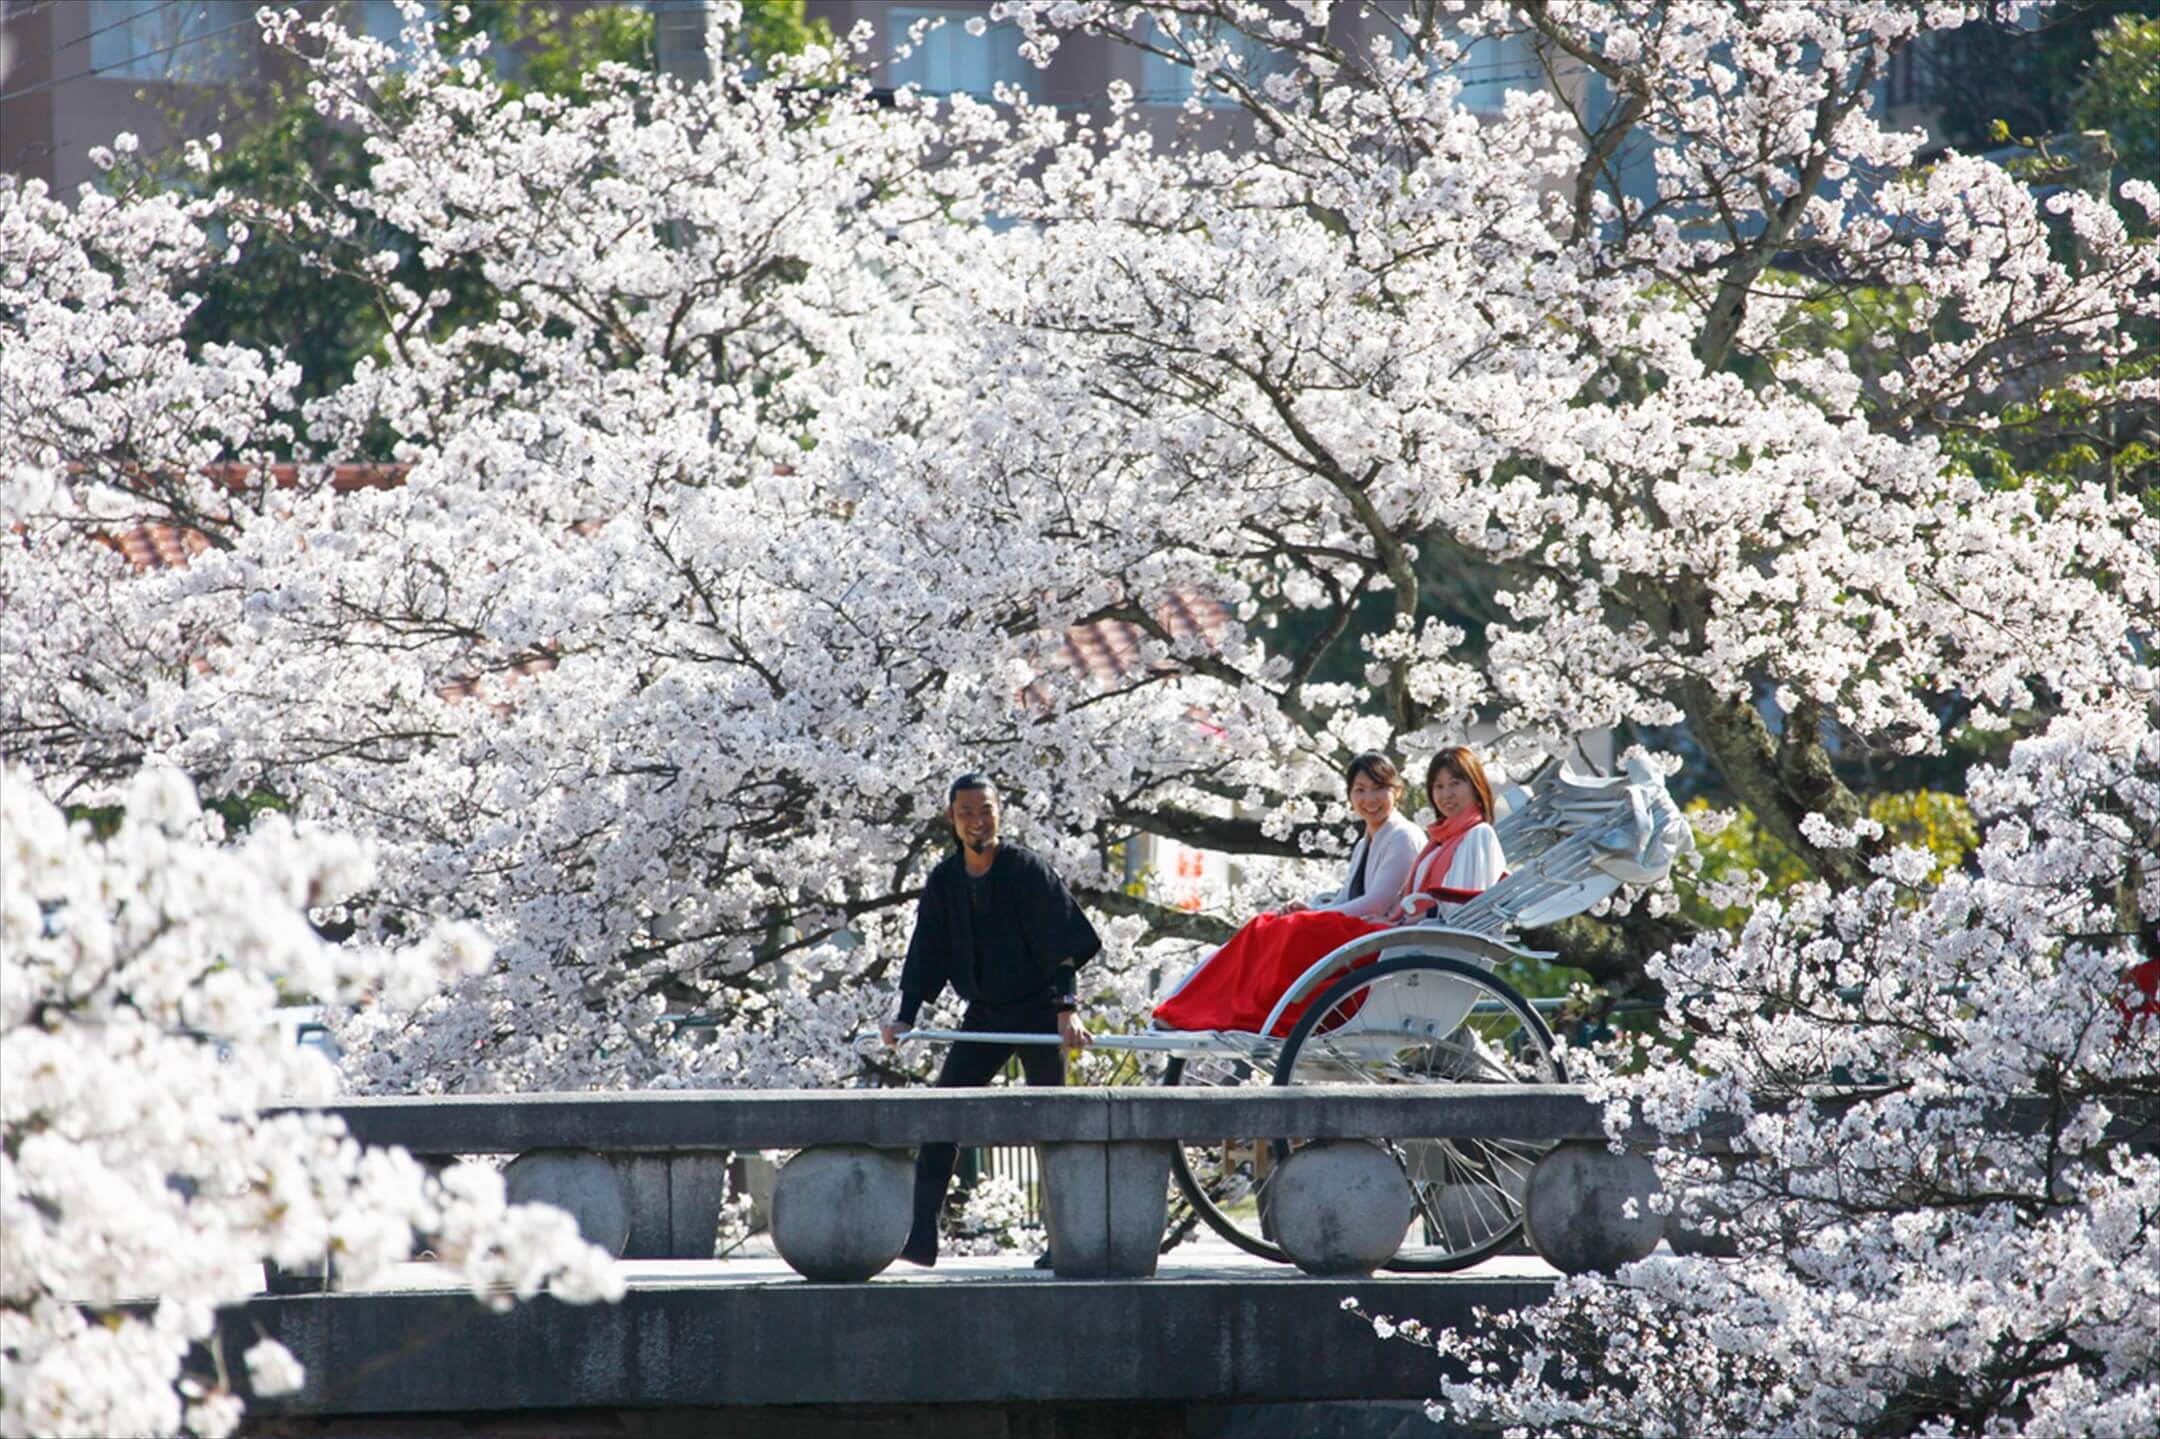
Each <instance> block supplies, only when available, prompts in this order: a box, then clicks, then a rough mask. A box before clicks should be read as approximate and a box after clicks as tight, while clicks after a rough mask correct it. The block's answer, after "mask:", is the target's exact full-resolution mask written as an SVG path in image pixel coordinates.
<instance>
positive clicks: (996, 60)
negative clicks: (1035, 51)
mask: <svg viewBox="0 0 2160 1439" xmlns="http://www.w3.org/2000/svg"><path fill="white" fill-rule="evenodd" d="M886 16H887V18H886V21H885V35H886V39H887V40H888V42H889V43H890V44H891V45H892V46H893V47H895V48H896V49H897V48H898V47H899V46H902V45H906V44H907V43H909V42H908V32H909V30H910V29H912V28H913V27H914V26H915V25H916V24H917V23H918V22H921V21H936V20H940V19H942V20H943V21H944V22H945V23H944V24H943V25H940V26H938V28H936V29H935V30H931V31H929V32H928V33H927V34H925V35H924V36H923V38H922V43H920V44H918V45H916V46H915V48H914V53H912V54H910V55H909V56H908V57H907V58H906V59H904V60H895V61H893V63H892V71H891V78H892V86H893V88H894V89H896V90H897V89H899V88H900V87H901V86H902V85H913V86H915V87H916V88H917V89H919V90H921V91H922V92H923V93H924V94H925V95H961V94H965V95H974V96H976V97H978V98H980V99H984V100H987V99H989V98H990V95H991V92H992V91H993V90H994V89H995V88H996V87H997V86H999V85H1011V86H1014V87H1016V88H1018V89H1020V90H1023V91H1025V92H1027V93H1028V94H1033V93H1034V90H1035V67H1034V66H1033V65H1030V64H1029V63H1028V62H1027V61H1025V60H1023V59H1021V58H1020V29H1019V27H1018V26H1016V25H1014V24H1012V23H1011V22H1010V21H1008V22H1006V23H1004V24H1002V25H992V26H989V27H988V29H986V30H985V31H984V33H983V34H981V35H970V34H969V33H968V31H967V22H968V21H969V20H980V19H983V18H984V16H983V11H982V7H980V6H969V5H895V6H893V7H892V8H891V9H890V10H888V11H887V12H886Z"/></svg>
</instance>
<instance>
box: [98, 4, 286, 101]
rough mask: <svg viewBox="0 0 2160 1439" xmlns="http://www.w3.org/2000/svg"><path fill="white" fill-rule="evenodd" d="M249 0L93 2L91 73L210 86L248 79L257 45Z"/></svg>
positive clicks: (253, 18) (252, 12)
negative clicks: (237, 79)
mask: <svg viewBox="0 0 2160 1439" xmlns="http://www.w3.org/2000/svg"><path fill="white" fill-rule="evenodd" d="M256 37H257V32H256V29H255V7H254V6H253V5H252V4H249V3H248V0H90V29H89V40H90V69H91V70H92V72H94V73H96V74H99V75H106V76H112V77H116V78H120V79H128V80H169V81H174V82H177V83H180V84H196V85H200V84H206V83H208V82H210V81H214V80H231V79H235V78H238V77H239V76H241V75H244V74H246V73H247V72H248V71H249V69H250V68H252V67H251V66H250V64H249V57H250V54H251V52H252V51H253V50H254V48H255V46H256V44H257V43H258V41H257V38H256Z"/></svg>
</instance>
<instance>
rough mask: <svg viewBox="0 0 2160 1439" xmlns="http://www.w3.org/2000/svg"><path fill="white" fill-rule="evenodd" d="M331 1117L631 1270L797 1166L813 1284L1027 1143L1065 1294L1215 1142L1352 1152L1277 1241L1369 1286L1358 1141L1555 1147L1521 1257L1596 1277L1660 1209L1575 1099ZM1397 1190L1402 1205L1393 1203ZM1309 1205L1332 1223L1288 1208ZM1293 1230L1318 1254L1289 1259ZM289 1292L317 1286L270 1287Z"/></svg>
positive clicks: (1284, 1217) (1371, 1257)
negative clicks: (949, 1157)
mask: <svg viewBox="0 0 2160 1439" xmlns="http://www.w3.org/2000/svg"><path fill="white" fill-rule="evenodd" d="M333 1112H334V1113H336V1114H338V1115H340V1116H342V1117H343V1119H344V1120H345V1123H346V1125H347V1126H348V1128H349V1129H350V1130H351V1132H352V1134H353V1136H354V1137H355V1138H357V1139H359V1140H361V1141H362V1142H365V1143H369V1144H394V1145H399V1146H402V1147H404V1148H405V1149H408V1150H410V1151H412V1152H413V1153H415V1154H419V1155H424V1156H448V1155H459V1154H512V1155H516V1156H518V1157H517V1158H516V1159H515V1160H514V1161H513V1162H512V1164H511V1166H510V1169H509V1171H508V1172H507V1176H506V1177H507V1179H508V1181H509V1186H510V1191H511V1197H512V1198H513V1199H516V1200H540V1201H545V1202H548V1203H553V1204H557V1205H560V1206H561V1207H563V1208H565V1209H568V1210H570V1211H571V1212H572V1213H573V1214H575V1215H577V1217H578V1220H579V1223H580V1225H581V1226H582V1228H583V1229H584V1232H585V1233H586V1235H587V1237H588V1238H590V1239H592V1240H594V1241H595V1242H596V1243H600V1244H603V1245H606V1246H608V1247H609V1248H612V1249H613V1250H614V1251H615V1252H616V1253H618V1254H620V1255H623V1256H625V1257H629V1258H682V1259H703V1258H710V1257H711V1256H712V1254H713V1249H714V1243H715V1239H716V1227H717V1220H718V1215H719V1211H720V1207H721V1202H722V1199H723V1197H724V1192H725V1174H726V1166H727V1162H728V1160H729V1158H730V1157H731V1156H732V1155H734V1154H736V1153H739V1152H743V1151H755V1150H764V1149H788V1150H795V1151H798V1152H797V1153H796V1155H795V1157H794V1158H793V1159H792V1160H790V1161H789V1162H788V1163H787V1165H786V1166H784V1167H783V1168H782V1169H781V1171H780V1173H779V1177H778V1179H777V1181H776V1183H775V1187H774V1193H773V1195H772V1200H771V1220H772V1232H773V1240H774V1243H775V1246H776V1247H777V1248H778V1249H779V1251H780V1254H781V1256H782V1257H783V1258H784V1259H786V1260H787V1261H788V1262H789V1263H790V1264H792V1265H793V1266H794V1267H795V1268H796V1269H797V1270H798V1271H800V1272H801V1273H803V1274H804V1275H806V1276H808V1277H810V1278H813V1279H821V1280H849V1279H865V1278H868V1277H869V1276H870V1275H872V1274H875V1273H877V1272H878V1271H879V1270H882V1269H883V1268H884V1267H885V1266H886V1265H887V1264H889V1263H890V1262H891V1261H892V1260H893V1258H894V1257H895V1255H896V1254H897V1253H898V1251H899V1249H900V1246H901V1245H902V1244H903V1243H904V1242H905V1241H906V1238H907V1230H908V1225H909V1219H910V1198H911V1186H910V1159H911V1151H912V1149H913V1147H914V1146H916V1145H918V1144H921V1143H923V1142H926V1141H932V1140H950V1141H954V1142H958V1143H962V1144H1032V1145H1035V1146H1036V1147H1037V1149H1038V1152H1039V1154H1040V1157H1041V1172H1042V1178H1043V1185H1044V1189H1045V1209H1046V1216H1045V1217H1046V1222H1047V1225H1048V1228H1049V1231H1050V1241H1051V1245H1050V1247H1051V1252H1052V1254H1053V1256H1054V1261H1055V1265H1056V1269H1057V1272H1058V1273H1059V1274H1060V1275H1061V1276H1066V1277H1144V1276H1147V1275H1150V1274H1153V1273H1154V1270H1155V1261H1156V1256H1157V1254H1158V1252H1159V1250H1160V1247H1161V1238H1162V1232H1163V1227H1164V1223H1165V1218H1166V1198H1167V1195H1168V1191H1169V1166H1170V1157H1171V1152H1172V1150H1173V1148H1174V1147H1175V1146H1176V1145H1177V1144H1178V1143H1179V1142H1180V1141H1211V1140H1217V1139H1220V1137H1221V1136H1224V1135H1258V1136H1278V1137H1283V1138H1291V1139H1298V1140H1315V1141H1344V1143H1334V1144H1330V1143H1318V1144H1314V1145H1312V1146H1309V1147H1306V1148H1301V1149H1300V1150H1299V1151H1298V1152H1297V1153H1296V1154H1294V1155H1293V1156H1292V1158H1291V1160H1290V1161H1289V1163H1291V1164H1296V1165H1301V1166H1303V1167H1304V1168H1305V1169H1307V1170H1309V1171H1311V1176H1310V1177H1312V1178H1314V1179H1318V1180H1319V1181H1320V1182H1319V1183H1318V1184H1309V1183H1304V1184H1295V1185H1293V1184H1290V1183H1288V1182H1287V1176H1288V1174H1289V1169H1288V1166H1287V1165H1286V1167H1285V1168H1284V1170H1282V1171H1280V1172H1279V1176H1278V1183H1277V1185H1276V1198H1275V1199H1274V1201H1273V1203H1274V1204H1275V1206H1276V1208H1275V1211H1274V1215H1273V1217H1274V1220H1275V1222H1276V1225H1277V1227H1278V1228H1279V1229H1280V1230H1281V1231H1282V1242H1283V1243H1284V1245H1285V1247H1286V1248H1288V1249H1290V1251H1291V1252H1292V1254H1293V1256H1294V1257H1296V1258H1297V1259H1298V1260H1299V1262H1300V1263H1301V1265H1303V1266H1304V1267H1306V1268H1308V1269H1310V1270H1312V1271H1313V1272H1338V1273H1349V1272H1359V1271H1361V1270H1362V1271H1369V1270H1370V1269H1371V1268H1372V1267H1373V1265H1374V1264H1375V1263H1377V1262H1379V1261H1380V1260H1381V1259H1383V1258H1385V1257H1386V1256H1387V1255H1389V1254H1392V1253H1393V1249H1394V1245H1395V1243H1396V1242H1398V1241H1399V1240H1400V1238H1401V1234H1402V1229H1403V1224H1404V1220H1405V1218H1406V1216H1400V1215H1398V1216H1392V1217H1391V1216H1390V1214H1388V1213H1387V1212H1385V1210H1386V1206H1385V1205H1384V1204H1383V1205H1382V1207H1381V1212H1378V1213H1376V1214H1363V1215H1361V1214H1360V1213H1359V1212H1357V1206H1356V1204H1355V1202H1354V1199H1353V1198H1351V1197H1348V1196H1351V1195H1353V1194H1354V1193H1355V1192H1357V1191H1359V1188H1360V1186H1359V1185H1358V1184H1357V1183H1355V1182H1354V1178H1355V1172H1356V1170H1357V1167H1358V1166H1360V1165H1363V1166H1365V1167H1366V1168H1370V1167H1371V1162H1372V1160H1373V1157H1374V1155H1375V1153H1376V1151H1375V1150H1374V1149H1373V1146H1372V1145H1371V1144H1370V1143H1367V1142H1364V1141H1371V1140H1375V1139H1380V1140H1384V1139H1388V1138H1395V1137H1402V1136H1417V1137H1420V1138H1430V1139H1512V1140H1521V1141H1529V1142H1535V1143H1542V1144H1552V1145H1554V1146H1556V1147H1555V1149H1554V1150H1553V1151H1552V1153H1550V1154H1548V1155H1547V1156H1546V1158H1545V1159H1544V1160H1543V1161H1541V1163H1540V1164H1539V1166H1538V1168H1537V1170H1536V1171H1534V1172H1533V1174H1532V1177H1531V1181H1530V1186H1529V1189H1528V1191H1527V1199H1526V1203H1527V1207H1528V1210H1529V1219H1530V1224H1529V1228H1530V1230H1531V1238H1532V1242H1533V1244H1535V1245H1536V1246H1537V1248H1538V1250H1539V1252H1540V1253H1542V1254H1544V1255H1545V1256H1546V1257H1547V1258H1548V1259H1549V1260H1551V1261H1552V1262H1553V1263H1555V1264H1556V1265H1557V1266H1558V1267H1560V1268H1563V1269H1566V1270H1570V1271H1576V1270H1581V1269H1585V1268H1591V1267H1605V1266H1608V1265H1610V1264H1612V1263H1614V1262H1618V1261H1619V1260H1620V1259H1623V1258H1628V1257H1635V1251H1637V1250H1639V1251H1640V1252H1641V1253H1647V1252H1649V1249H1650V1248H1651V1247H1653V1246H1654V1245H1655V1244H1656V1242H1657V1239H1658V1237H1659V1232H1658V1231H1659V1224H1660V1221H1659V1220H1658V1219H1657V1217H1656V1216H1655V1215H1652V1214H1649V1213H1648V1212H1647V1209H1646V1208H1645V1207H1644V1206H1640V1205H1638V1206H1637V1208H1638V1210H1639V1211H1641V1213H1640V1214H1639V1216H1638V1217H1637V1218H1636V1219H1635V1220H1633V1221H1632V1222H1630V1221H1627V1220H1624V1219H1623V1215H1622V1210H1623V1206H1624V1201H1625V1200H1626V1199H1627V1198H1628V1197H1631V1196H1636V1197H1641V1196H1647V1195H1648V1194H1649V1193H1651V1192H1653V1191H1654V1186H1655V1184H1656V1178H1655V1175H1654V1173H1653V1172H1652V1171H1651V1168H1650V1165H1649V1164H1648V1162H1647V1161H1646V1160H1644V1159H1643V1158H1641V1157H1640V1156H1638V1155H1634V1154H1614V1153H1612V1152H1611V1151H1610V1150H1609V1149H1608V1148H1607V1146H1606V1143H1605V1134H1604V1129H1603V1126H1602V1123H1601V1120H1600V1111H1599V1109H1598V1107H1597V1106H1596V1105H1594V1104H1593V1103H1591V1102H1590V1100H1589V1099H1588V1098H1586V1097H1585V1092H1584V1091H1583V1090H1582V1089H1581V1088H1580V1087H1578V1086H1570V1085H1514V1086H1491V1087H1482V1086H1464V1087H1460V1088H1406V1087H1399V1086H1389V1085H1370V1086H1368V1085H1327V1086H1317V1087H1312V1088H1291V1087H1283V1088H1247V1089H1223V1090H1205V1089H1168V1088H1136V1087H1133V1088H1093V1089H1081V1088H1074V1089H1063V1090H1034V1089H979V1090H831V1091H809V1092H804V1091H740V1090H738V1091H720V1092H712V1091H698V1092H647V1093H638V1094H522V1095H456V1096H441V1097H429V1098H411V1099H403V1098H400V1099H362V1100H351V1101H348V1102H346V1103H343V1104H340V1105H337V1106H334V1108H333ZM1704 1138H1705V1140H1706V1141H1709V1142H1713V1143H1714V1142H1715V1138H1716V1136H1714V1135H1705V1136H1704ZM1330 1165H1332V1166H1334V1168H1332V1169H1329V1168H1324V1167H1323V1166H1330ZM1345 1166H1347V1167H1345ZM1368 1187H1370V1186H1368ZM1378 1187H1379V1188H1381V1189H1385V1188H1386V1186H1384V1185H1382V1186H1378ZM1396 1187H1397V1188H1402V1189H1403V1190H1404V1191H1405V1192H1404V1195H1403V1196H1402V1198H1403V1202H1404V1203H1406V1204H1407V1202H1408V1199H1407V1186H1401V1185H1398V1186H1396ZM1307 1195H1316V1196H1318V1198H1317V1199H1316V1200H1314V1199H1307V1198H1304V1197H1303V1196H1307ZM1315 1203H1318V1204H1319V1205H1321V1206H1322V1208H1323V1210H1324V1212H1320V1213H1315V1214H1312V1215H1306V1214H1304V1213H1303V1212H1302V1210H1301V1208H1300V1206H1304V1207H1312V1206H1313V1204H1315ZM1367 1207H1368V1208H1370V1207H1371V1206H1369V1205H1368V1206H1367ZM1390 1223H1392V1224H1393V1233H1392V1235H1387V1234H1386V1233H1385V1231H1386V1230H1387V1228H1388V1226H1389V1224H1390ZM1361 1224H1362V1226H1363V1230H1364V1237H1363V1241H1362V1245H1361V1244H1360V1242H1359V1239H1360V1236H1359V1233H1358V1231H1359V1229H1360V1225H1361ZM1376 1226H1377V1232H1378V1233H1379V1235H1380V1237H1378V1238H1374V1237H1372V1236H1373V1234H1374V1233H1375V1231H1376ZM1305 1234H1310V1235H1314V1236H1318V1237H1317V1238H1314V1239H1312V1240H1310V1241H1308V1242H1304V1243H1302V1244H1301V1243H1300V1242H1299V1241H1298V1239H1297V1236H1299V1235H1305ZM1616 1242H1617V1243H1618V1246H1619V1247H1618V1248H1615V1243H1616ZM1376 1246H1377V1251H1376ZM1301 1250H1302V1251H1303V1252H1301ZM295 1282H298V1283H300V1284H309V1285H311V1284H314V1283H319V1282H320V1281H319V1279H314V1280H310V1279H306V1278H305V1277H303V1276H283V1277H282V1280H280V1279H279V1278H274V1279H273V1284H274V1285H275V1286H276V1287H288V1286H291V1285H292V1284H294V1283H295Z"/></svg>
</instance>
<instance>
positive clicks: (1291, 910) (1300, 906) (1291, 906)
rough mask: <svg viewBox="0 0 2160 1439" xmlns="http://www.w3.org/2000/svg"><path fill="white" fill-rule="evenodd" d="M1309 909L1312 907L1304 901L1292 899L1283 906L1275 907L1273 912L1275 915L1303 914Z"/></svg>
mask: <svg viewBox="0 0 2160 1439" xmlns="http://www.w3.org/2000/svg"><path fill="white" fill-rule="evenodd" d="M1311 908H1312V906H1311V905H1309V904H1307V903H1306V902H1305V901H1304V900H1302V899H1293V900H1290V901H1288V902H1286V903H1284V904H1280V905H1278V906H1276V909H1275V912H1276V913H1277V914H1303V913H1304V912H1305V911H1306V910H1308V909H1311Z"/></svg>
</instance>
